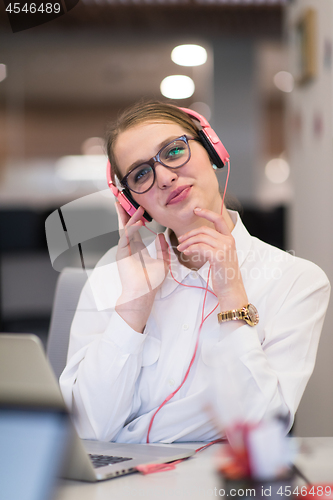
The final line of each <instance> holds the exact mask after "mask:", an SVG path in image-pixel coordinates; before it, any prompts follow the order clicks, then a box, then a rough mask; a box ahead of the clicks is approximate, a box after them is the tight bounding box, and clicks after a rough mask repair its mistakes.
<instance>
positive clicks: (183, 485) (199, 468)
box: [55, 437, 333, 500]
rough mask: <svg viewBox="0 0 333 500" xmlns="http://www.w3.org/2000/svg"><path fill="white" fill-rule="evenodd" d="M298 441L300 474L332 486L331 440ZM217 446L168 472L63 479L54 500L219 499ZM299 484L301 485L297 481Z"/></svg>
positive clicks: (305, 439) (332, 443)
mask: <svg viewBox="0 0 333 500" xmlns="http://www.w3.org/2000/svg"><path fill="white" fill-rule="evenodd" d="M291 439H296V438H291ZM301 442H302V446H301V449H300V453H299V455H298V457H297V460H296V464H297V465H298V466H299V468H300V469H301V471H302V472H303V473H304V474H305V476H307V478H308V479H309V480H310V481H311V482H313V483H316V484H321V485H325V484H328V483H330V484H333V437H327V438H302V439H301ZM202 444H203V443H195V444H193V443H189V444H186V445H185V446H188V447H191V448H192V449H193V448H194V449H196V448H199V447H200V445H202ZM182 446H183V443H182ZM219 446H223V445H213V446H211V447H209V448H207V449H206V450H203V451H202V452H200V453H198V454H196V455H195V456H193V457H191V458H190V459H188V460H186V461H185V462H182V463H180V464H178V465H176V468H175V469H174V470H171V471H165V472H156V473H153V474H147V475H142V474H139V473H135V474H130V475H127V476H122V477H119V478H115V479H111V480H107V481H102V482H99V483H84V482H79V481H65V480H64V481H62V482H61V483H60V484H59V486H58V489H57V492H56V495H55V500H127V499H128V500H136V499H141V498H142V499H144V500H165V499H168V500H171V499H175V500H177V499H181V500H187V499H188V500H205V499H213V498H222V497H221V496H219V493H218V491H219V489H220V488H223V482H222V479H221V478H220V477H219V476H218V474H217V473H216V472H215V467H214V457H216V454H217V451H218V447H219ZM299 484H305V483H304V482H303V481H302V480H300V481H299ZM323 498H324V497H323Z"/></svg>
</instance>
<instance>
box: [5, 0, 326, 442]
mask: <svg viewBox="0 0 333 500" xmlns="http://www.w3.org/2000/svg"><path fill="white" fill-rule="evenodd" d="M309 9H310V10H309ZM311 9H312V10H311ZM309 12H310V13H311V15H312V18H311V16H310V19H308V17H307V16H308V14H309ZM311 23H312V24H311ZM307 29H309V30H310V35H309V36H310V41H309V40H304V31H306V30H307ZM332 33H333V5H332V2H331V0H294V1H283V0H275V1H268V0H267V1H260V2H259V1H255V0H253V1H245V0H242V1H239V2H235V1H231V0H230V1H228V0H226V1H223V2H222V1H220V2H219V1H211V2H199V1H195V0H188V1H181V0H175V1H170V0H164V1H155V0H151V1H150V2H146V1H144V0H142V1H140V0H138V1H130V0H128V1H121V0H113V1H107V0H99V1H97V0H96V1H93V0H84V1H83V0H81V2H80V3H79V5H78V6H77V7H75V8H74V9H73V10H72V11H70V12H69V13H67V14H66V15H65V16H63V17H61V18H58V19H56V20H54V21H51V22H49V23H46V24H44V25H41V26H39V27H36V28H32V29H30V30H27V31H22V32H19V33H15V34H13V33H12V32H11V30H10V25H9V22H8V19H7V18H6V15H5V12H4V5H3V3H1V4H0V65H1V66H0V79H1V80H2V81H0V229H1V233H0V238H1V240H0V250H1V254H0V321H1V326H0V329H1V331H20V332H22V331H24V332H31V333H37V334H38V335H40V336H41V338H42V339H43V340H44V342H45V341H46V337H47V331H48V324H49V319H50V313H51V308H52V299H53V293H54V287H55V283H56V279H57V277H58V272H57V271H56V270H54V269H53V268H52V266H51V263H50V259H49V255H48V252H47V248H46V241H45V230H44V222H45V219H46V217H47V216H48V215H49V214H50V213H51V212H52V211H53V210H55V209H57V208H58V207H60V206H62V205H64V204H66V203H68V202H70V201H72V200H76V199H78V198H80V197H83V196H86V195H89V194H90V193H94V192H97V191H101V190H103V189H106V187H107V186H106V180H105V178H104V177H103V175H102V176H100V178H96V179H88V178H86V179H82V178H81V179H80V178H78V177H75V175H72V177H71V178H69V176H68V175H67V177H66V175H64V170H65V171H66V166H65V168H62V167H63V166H64V162H65V165H66V161H69V160H68V156H72V155H84V154H86V153H90V154H91V152H94V153H96V152H98V153H100V152H102V151H101V149H100V146H99V143H98V140H97V141H96V140H95V141H91V140H90V142H89V139H91V138H103V137H104V134H105V128H106V124H107V123H108V122H109V121H112V120H113V119H114V118H115V117H116V116H117V113H118V112H119V110H120V109H123V108H124V107H126V106H128V105H130V104H131V103H133V102H135V101H136V100H138V99H140V98H142V97H146V98H157V99H162V98H163V97H162V95H161V93H160V90H159V86H160V82H161V81H162V79H163V78H165V77H166V76H168V75H172V74H183V75H187V76H190V77H191V78H192V79H193V81H194V83H195V92H194V94H193V96H191V97H190V98H187V99H179V100H177V101H173V102H174V103H175V102H177V103H179V105H182V106H186V107H190V106H193V108H194V109H197V110H198V111H199V112H202V113H203V114H204V115H206V117H207V118H208V119H209V120H210V122H211V124H212V126H213V127H214V129H215V130H216V132H217V133H218V135H219V136H220V137H221V139H222V141H223V142H224V143H225V145H226V147H227V149H228V151H229V153H230V155H231V178H230V184H229V196H230V200H231V203H233V204H234V205H235V206H236V207H237V208H239V209H240V210H241V211H242V214H243V219H244V221H245V223H246V225H247V227H248V229H249V231H250V232H251V233H252V234H254V235H257V236H258V237H260V238H262V239H264V240H266V241H269V242H270V243H273V244H275V245H277V246H280V247H282V248H284V249H286V250H289V251H292V252H295V253H296V255H298V256H300V257H304V258H308V259H310V260H312V261H314V262H315V263H317V264H318V265H319V266H321V267H322V268H323V269H324V270H325V272H326V273H327V275H328V277H329V279H330V280H331V282H333V259H332V255H333V228H332V221H331V214H333V206H332V205H333V197H332V194H331V193H332V190H333V168H332V166H333V124H332V122H333V70H332V65H333V61H332V59H333V48H332V47H333V35H332ZM311 37H312V38H311ZM183 43H195V44H199V45H201V46H203V47H205V49H206V50H207V53H208V59H207V62H206V63H205V64H203V65H202V66H197V67H184V66H178V65H176V64H175V63H173V62H172V61H171V58H170V54H171V51H172V49H173V48H174V47H175V46H177V45H180V44H183ZM307 44H309V46H307ZM304 58H305V59H306V58H308V59H309V61H310V62H309V61H307V60H304ZM307 62H309V64H310V67H309V68H307V66H306V63H307ZM281 72H283V73H281ZM288 74H289V76H288ZM290 74H291V75H292V76H293V77H294V84H292V81H291V80H290ZM278 75H279V76H278ZM5 76H6V77H5ZM164 99H165V98H164ZM210 115H211V116H210ZM271 160H274V161H275V162H274V161H273V162H272V161H271ZM67 165H69V164H68V163H67ZM68 168H69V167H68ZM67 171H68V169H67ZM288 174H289V176H288ZM219 175H220V174H219ZM224 178H225V177H223V174H222V175H221V184H223V182H224ZM95 208H96V207H95ZM98 209H100V210H103V207H102V206H99V207H98ZM94 250H96V249H94ZM92 253H93V252H92ZM332 323H333V312H332V306H331V305H330V307H329V310H328V313H327V318H326V322H325V326H324V330H323V334H322V338H321V343H320V347H319V351H318V358H317V365H316V369H315V372H314V375H313V377H312V379H311V381H310V383H309V386H308V388H307V390H306V393H305V396H304V398H303V400H302V403H301V406H300V409H299V411H298V413H297V419H296V426H295V433H296V434H298V435H303V436H307V435H308V436H310V435H311V436H325V435H326V436H327V435H333V363H332V357H333V338H332V326H331V325H332Z"/></svg>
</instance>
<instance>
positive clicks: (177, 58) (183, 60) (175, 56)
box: [171, 44, 207, 66]
mask: <svg viewBox="0 0 333 500" xmlns="http://www.w3.org/2000/svg"><path fill="white" fill-rule="evenodd" d="M171 59H172V61H173V62H174V63H176V64H179V65H180V66H201V64H205V62H206V61H207V51H206V49H204V48H203V47H201V46H200V45H191V44H187V45H178V46H177V47H175V48H174V49H173V51H172V52H171Z"/></svg>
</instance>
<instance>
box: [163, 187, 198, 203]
mask: <svg viewBox="0 0 333 500" xmlns="http://www.w3.org/2000/svg"><path fill="white" fill-rule="evenodd" d="M191 187H192V186H190V185H187V186H179V187H178V188H176V189H174V190H173V191H172V193H170V195H169V197H168V198H167V201H166V205H171V204H173V203H177V202H178V201H182V200H184V199H185V198H186V197H187V195H188V193H189V191H190V189H191Z"/></svg>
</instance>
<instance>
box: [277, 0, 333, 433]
mask: <svg viewBox="0 0 333 500" xmlns="http://www.w3.org/2000/svg"><path fill="white" fill-rule="evenodd" d="M308 7H312V8H314V9H315V11H316V14H317V30H316V33H317V35H316V59H317V77H316V78H315V79H314V80H313V81H311V82H308V83H307V84H304V85H296V87H295V89H294V90H293V92H292V93H291V94H290V99H289V106H288V117H287V138H288V156H289V159H290V163H291V169H292V181H293V187H294V193H295V194H294V199H293V202H292V206H291V219H290V227H289V248H292V249H294V250H295V252H296V255H298V256H300V257H304V258H306V259H309V260H311V261H313V262H315V263H317V264H318V265H319V266H320V267H322V269H323V270H324V271H325V272H326V274H327V275H328V277H329V279H330V281H331V283H333V126H332V117H333V75H332V71H333V70H332V65H333V61H332V58H333V54H332V52H333V2H332V0H295V1H294V2H293V3H291V4H290V6H289V7H288V11H287V28H288V36H289V43H290V45H289V47H290V56H291V57H290V65H291V72H292V73H293V74H296V73H297V51H296V50H295V43H294V42H295V37H294V35H295V26H296V24H297V22H298V20H299V19H300V17H301V16H302V14H303V13H304V10H305V9H306V8H308ZM295 431H296V434H297V435H300V436H332V435H333V302H332V300H331V303H330V305H329V310H328V313H327V317H326V321H325V325H324V330H323V333H322V337H321V342H320V346H319V350H318V357H317V363H316V368H315V371H314V374H313V376H312V378H311V380H310V382H309V385H308V387H307V389H306V392H305V395H304V397H303V400H302V402H301V405H300V408H299V410H298V413H297V419H296V426H295Z"/></svg>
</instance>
